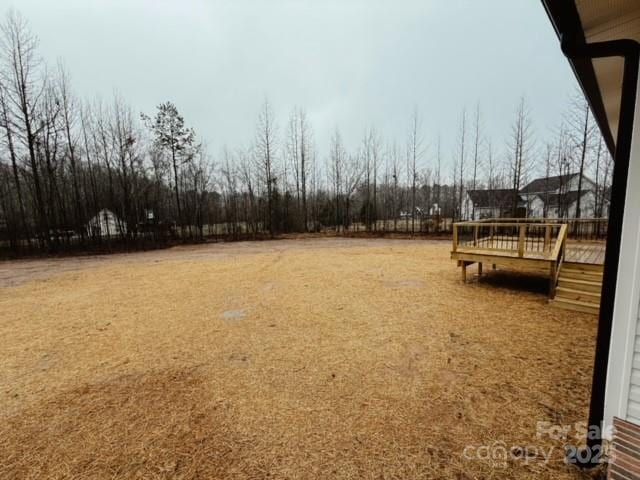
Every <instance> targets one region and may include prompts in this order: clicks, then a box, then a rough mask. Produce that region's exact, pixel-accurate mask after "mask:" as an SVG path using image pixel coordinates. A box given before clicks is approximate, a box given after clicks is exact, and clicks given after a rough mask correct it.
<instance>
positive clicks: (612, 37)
mask: <svg viewBox="0 0 640 480" xmlns="http://www.w3.org/2000/svg"><path fill="white" fill-rule="evenodd" d="M542 3H543V5H544V8H545V9H546V11H547V14H548V16H549V19H550V21H551V23H552V25H553V27H554V29H555V31H556V34H557V35H558V39H559V40H560V42H561V47H560V46H559V47H558V49H560V48H562V51H563V52H564V53H565V55H567V57H568V60H569V62H570V63H571V68H572V69H573V72H574V74H575V75H576V77H577V79H578V83H579V84H580V87H581V88H582V90H583V92H584V94H585V96H586V98H587V100H588V102H589V105H590V107H591V112H592V114H593V116H594V117H595V120H596V122H597V124H598V126H599V127H600V130H601V132H602V136H603V138H604V140H605V143H606V145H607V148H608V150H609V152H610V153H611V154H612V155H613V157H614V168H613V179H612V187H611V193H610V200H609V205H608V207H607V208H608V210H609V224H608V225H609V227H608V233H607V252H606V258H605V264H604V274H603V283H602V292H601V295H600V314H599V318H598V328H597V336H596V341H595V359H594V364H593V377H592V384H591V389H590V399H589V400H590V408H589V417H588V425H589V435H585V436H581V438H579V439H577V442H582V441H586V449H584V450H577V454H574V455H570V456H569V459H570V460H572V461H576V462H579V463H583V464H586V466H591V465H592V464H593V462H594V460H597V459H594V457H593V455H598V457H599V454H600V453H601V452H602V451H603V450H604V449H603V448H602V440H603V439H606V440H612V445H611V448H610V449H609V453H611V454H610V455H609V456H608V460H609V462H610V465H609V468H608V477H607V478H609V479H612V480H613V479H616V480H617V479H630V478H639V477H640V475H639V473H640V208H638V205H640V96H639V95H638V91H639V90H640V85H639V79H638V65H639V63H640V43H639V42H640V2H638V1H637V0H620V1H614V2H587V1H579V0H565V1H557V0H542ZM584 348H585V349H591V348H593V347H592V346H591V345H586V344H585V346H584ZM585 374H589V375H591V372H576V375H585ZM559 408H561V407H559ZM585 420H586V418H585ZM612 425H613V426H614V427H615V428H614V429H610V428H609V427H611V426H612ZM603 426H604V427H605V428H604V430H603V429H602V427H603ZM598 459H600V460H601V458H600V457H599V458H598Z"/></svg>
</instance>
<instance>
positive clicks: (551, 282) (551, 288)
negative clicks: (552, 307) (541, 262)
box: [549, 261, 556, 298]
mask: <svg viewBox="0 0 640 480" xmlns="http://www.w3.org/2000/svg"><path fill="white" fill-rule="evenodd" d="M549 275H550V276H549V298H554V297H555V296H556V262H555V261H553V262H551V271H550V272H549Z"/></svg>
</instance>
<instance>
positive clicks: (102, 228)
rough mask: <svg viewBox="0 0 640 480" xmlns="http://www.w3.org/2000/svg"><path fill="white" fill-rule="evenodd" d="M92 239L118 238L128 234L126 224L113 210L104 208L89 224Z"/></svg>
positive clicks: (88, 228)
mask: <svg viewBox="0 0 640 480" xmlns="http://www.w3.org/2000/svg"><path fill="white" fill-rule="evenodd" d="M87 233H88V234H89V235H90V236H92V237H116V236H119V235H122V234H125V233H127V225H126V223H125V222H124V221H123V220H122V219H120V218H119V217H118V216H117V215H116V214H115V213H113V212H112V211H111V210H109V209H106V208H103V209H102V210H100V211H99V212H98V213H97V214H96V215H95V216H94V217H93V218H92V219H91V220H89V223H87Z"/></svg>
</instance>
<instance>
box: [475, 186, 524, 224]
mask: <svg viewBox="0 0 640 480" xmlns="http://www.w3.org/2000/svg"><path fill="white" fill-rule="evenodd" d="M514 204H515V205H516V209H517V210H516V215H515V216H516V217H523V216H524V213H525V210H524V208H523V207H524V203H523V202H522V199H521V198H520V196H519V195H518V192H517V191H516V190H513V189H495V190H467V191H466V193H465V200H464V203H463V206H462V218H464V219H465V220H482V219H485V218H501V217H513V216H514V214H513V206H514Z"/></svg>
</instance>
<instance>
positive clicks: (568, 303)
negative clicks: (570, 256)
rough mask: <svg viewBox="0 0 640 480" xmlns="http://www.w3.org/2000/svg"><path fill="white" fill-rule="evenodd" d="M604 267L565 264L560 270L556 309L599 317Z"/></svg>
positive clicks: (555, 300) (555, 302) (550, 301)
mask: <svg viewBox="0 0 640 480" xmlns="http://www.w3.org/2000/svg"><path fill="white" fill-rule="evenodd" d="M602 272H603V266H602V265H593V264H588V263H577V262H576V263H574V262H565V263H563V264H562V267H561V268H560V274H559V276H558V285H557V287H556V295H555V298H553V299H552V300H549V303H551V304H552V305H553V306H554V307H558V308H564V309H566V310H574V311H578V312H587V313H593V314H594V315H597V314H598V313H599V311H600V292H601V291H602Z"/></svg>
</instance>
